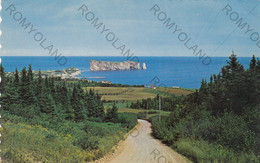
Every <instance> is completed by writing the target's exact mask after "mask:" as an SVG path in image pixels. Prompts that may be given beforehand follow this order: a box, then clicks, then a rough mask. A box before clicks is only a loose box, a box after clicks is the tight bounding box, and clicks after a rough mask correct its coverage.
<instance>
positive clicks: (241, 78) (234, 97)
mask: <svg viewBox="0 0 260 163" xmlns="http://www.w3.org/2000/svg"><path fill="white" fill-rule="evenodd" d="M169 98H172V101H174V100H176V97H169ZM162 101H163V100H162ZM171 110H172V113H171V114H170V115H169V116H168V117H162V120H161V121H159V120H158V118H157V117H154V118H152V119H151V121H152V128H153V135H154V136H155V137H156V138H159V139H161V140H162V141H163V142H164V143H166V144H168V145H169V146H171V147H172V148H173V149H175V150H177V151H178V152H180V153H182V154H183V155H185V156H187V157H188V158H190V159H191V160H193V161H194V162H260V125H259V124H260V60H259V59H257V60H256V59H255V57H254V56H253V58H252V60H251V62H250V65H249V68H248V69H245V68H244V67H243V66H242V65H241V64H240V63H239V61H238V60H237V57H236V56H235V55H234V54H232V55H231V56H230V57H229V60H228V61H227V65H225V66H224V67H223V68H222V69H221V71H220V73H219V74H213V75H212V76H211V78H210V81H209V82H206V80H204V79H203V80H202V82H201V87H200V89H199V90H198V91H196V92H194V93H192V94H190V95H187V96H186V97H185V98H184V99H182V100H181V101H179V103H178V104H177V105H176V106H175V107H173V109H171Z"/></svg>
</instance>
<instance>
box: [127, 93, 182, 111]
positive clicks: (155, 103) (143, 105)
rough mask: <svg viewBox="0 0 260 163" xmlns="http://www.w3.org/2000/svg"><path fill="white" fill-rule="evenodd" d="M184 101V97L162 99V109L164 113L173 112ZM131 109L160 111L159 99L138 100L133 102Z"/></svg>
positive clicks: (173, 96)
mask: <svg viewBox="0 0 260 163" xmlns="http://www.w3.org/2000/svg"><path fill="white" fill-rule="evenodd" d="M183 99H184V97H183V96H179V97H177V96H175V95H172V96H171V97H163V98H162V97H161V109H162V110H164V111H173V110H174V109H175V108H176V105H179V104H181V103H182V100H183ZM130 108H133V109H145V110H158V109H159V98H158V95H157V97H155V98H153V99H151V98H148V99H142V101H139V100H137V101H136V102H132V103H131V105H130Z"/></svg>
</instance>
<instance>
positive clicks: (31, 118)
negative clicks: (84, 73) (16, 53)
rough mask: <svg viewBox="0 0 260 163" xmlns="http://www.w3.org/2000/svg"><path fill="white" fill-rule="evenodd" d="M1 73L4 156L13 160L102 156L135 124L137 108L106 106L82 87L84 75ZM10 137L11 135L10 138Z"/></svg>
mask: <svg viewBox="0 0 260 163" xmlns="http://www.w3.org/2000/svg"><path fill="white" fill-rule="evenodd" d="M0 73H1V79H2V81H1V86H0V89H1V90H0V92H1V115H2V118H1V124H2V127H1V128H0V130H1V133H2V142H3V143H2V144H1V150H2V152H1V157H2V159H3V160H4V161H5V160H6V161H9V162H12V161H14V162H16V161H19V162H31V161H32V160H33V161H37V160H38V161H39V160H40V161H44V162H63V161H71V162H81V161H90V160H94V159H97V158H100V157H102V156H103V155H105V154H106V153H108V152H109V151H110V150H111V148H112V147H113V146H114V145H116V144H117V143H118V142H119V141H120V140H121V139H123V137H124V136H125V134H126V133H127V132H128V131H129V130H130V129H132V128H133V127H134V126H135V125H136V124H137V117H136V116H135V115H133V114H127V113H125V114H117V107H116V106H115V105H111V106H110V108H109V109H108V110H107V111H106V113H105V110H104V106H103V102H102V101H101V95H99V94H98V93H95V92H94V90H92V89H90V90H89V91H87V90H84V89H82V86H86V85H93V84H94V83H88V81H86V80H75V81H73V80H69V81H66V80H60V79H59V78H55V77H43V76H42V74H41V71H40V70H39V72H38V76H36V77H35V76H34V75H33V72H32V66H31V65H29V66H28V70H27V68H26V67H24V68H23V69H22V70H21V71H18V70H17V69H16V71H15V73H14V75H13V76H10V75H8V76H7V75H6V73H5V71H4V67H3V66H2V65H1V66H0ZM10 138H11V139H10Z"/></svg>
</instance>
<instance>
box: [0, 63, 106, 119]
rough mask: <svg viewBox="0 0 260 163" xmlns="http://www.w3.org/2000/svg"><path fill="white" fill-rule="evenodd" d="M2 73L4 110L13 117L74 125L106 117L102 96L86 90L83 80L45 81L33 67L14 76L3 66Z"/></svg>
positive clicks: (46, 79) (2, 103) (53, 78)
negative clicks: (40, 118)
mask: <svg viewBox="0 0 260 163" xmlns="http://www.w3.org/2000/svg"><path fill="white" fill-rule="evenodd" d="M0 73H1V79H2V82H1V86H0V89H1V90H0V91H1V93H2V96H1V105H2V109H3V110H4V111H8V112H10V113H11V114H14V115H18V116H23V117H27V118H33V117H35V116H40V115H44V116H47V117H48V118H53V117H56V118H61V119H66V120H70V121H75V122H80V121H84V120H86V119H89V118H97V119H101V120H102V119H103V118H104V117H105V113H104V107H103V102H102V101H101V96H100V95H99V94H98V93H95V92H94V90H92V89H90V90H89V91H87V90H86V91H84V90H83V89H82V86H81V85H82V83H81V82H80V81H78V82H73V81H71V82H67V81H65V80H64V81H60V80H59V79H58V78H55V77H44V78H43V77H42V73H41V71H40V70H39V72H38V77H34V76H33V72H32V66H31V65H29V67H28V70H27V69H26V67H24V68H23V69H22V71H21V72H18V70H17V68H16V71H15V75H14V76H7V75H6V74H5V71H4V67H3V66H2V65H1V66H0ZM58 81H59V82H58Z"/></svg>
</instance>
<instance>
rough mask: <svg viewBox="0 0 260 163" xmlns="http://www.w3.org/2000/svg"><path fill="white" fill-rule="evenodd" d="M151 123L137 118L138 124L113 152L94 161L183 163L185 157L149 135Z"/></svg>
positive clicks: (106, 162) (103, 162)
mask: <svg viewBox="0 0 260 163" xmlns="http://www.w3.org/2000/svg"><path fill="white" fill-rule="evenodd" d="M151 132H152V130H151V124H150V123H149V122H147V121H145V120H138V125H137V127H136V129H134V130H133V131H132V132H131V134H130V135H129V136H128V137H127V138H126V140H125V141H122V142H120V143H119V145H118V147H117V149H116V150H115V153H113V154H111V155H108V156H105V157H104V158H102V159H100V160H98V161H96V162H95V163H184V162H189V161H188V160H187V159H186V158H184V157H183V156H181V155H180V154H178V153H177V152H175V151H174V150H172V149H171V148H169V147H167V146H166V145H164V144H162V143H161V142H160V141H159V140H157V139H154V138H153V137H152V136H151Z"/></svg>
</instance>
